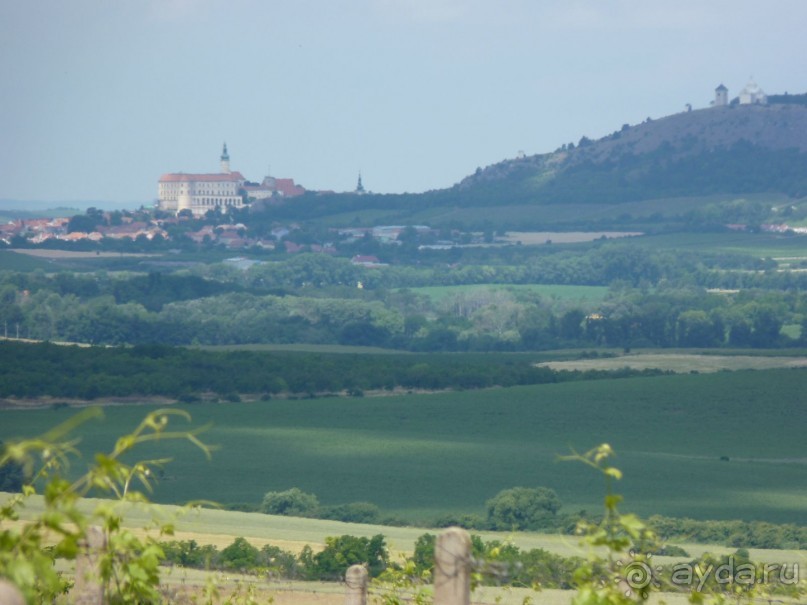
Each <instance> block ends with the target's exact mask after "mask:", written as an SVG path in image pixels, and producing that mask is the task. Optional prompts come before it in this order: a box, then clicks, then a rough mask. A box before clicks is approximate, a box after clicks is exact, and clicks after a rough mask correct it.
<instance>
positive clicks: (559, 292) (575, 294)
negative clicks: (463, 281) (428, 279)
mask: <svg viewBox="0 0 807 605" xmlns="http://www.w3.org/2000/svg"><path fill="white" fill-rule="evenodd" d="M409 290H410V291H411V292H415V293H417V294H425V295H426V296H428V297H429V298H431V299H432V300H433V301H435V302H439V301H441V300H445V299H446V298H448V297H449V296H456V295H457V294H468V293H474V292H484V291H495V290H505V291H507V290H513V291H517V292H529V293H532V294H538V295H540V296H545V297H547V298H556V299H559V300H564V301H581V302H589V303H590V302H595V303H596V302H600V301H602V300H603V299H604V298H605V295H606V294H608V287H607V286H569V285H541V284H528V285H523V284H515V285H510V284H501V285H500V284H482V285H479V284H474V285H464V286H423V287H421V288H409Z"/></svg>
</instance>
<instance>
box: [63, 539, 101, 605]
mask: <svg viewBox="0 0 807 605" xmlns="http://www.w3.org/2000/svg"><path fill="white" fill-rule="evenodd" d="M104 550H106V536H105V535H104V532H103V530H102V529H101V528H100V527H96V526H91V527H88V528H87V535H86V536H85V539H84V542H83V544H82V545H81V552H80V553H79V555H78V556H77V557H76V583H75V585H74V586H73V590H72V591H71V595H70V596H71V602H72V603H75V604H76V605H103V604H104V585H103V583H102V582H101V569H100V565H99V564H100V559H101V556H102V555H103V552H104Z"/></svg>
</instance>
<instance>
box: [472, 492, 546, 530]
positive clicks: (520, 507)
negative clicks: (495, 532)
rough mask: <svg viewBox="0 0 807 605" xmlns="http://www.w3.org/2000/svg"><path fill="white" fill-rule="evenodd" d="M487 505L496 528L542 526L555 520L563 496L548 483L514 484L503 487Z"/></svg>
mask: <svg viewBox="0 0 807 605" xmlns="http://www.w3.org/2000/svg"><path fill="white" fill-rule="evenodd" d="M486 507H487V511H488V522H489V523H490V525H491V527H492V528H493V529H501V530H515V529H521V530H524V529H539V528H541V527H546V526H548V525H551V524H552V522H553V521H552V520H553V517H554V516H555V514H557V512H558V509H560V498H558V495H557V494H556V493H555V491H554V490H552V489H549V488H546V487H537V488H528V487H513V488H511V489H505V490H502V491H500V492H499V493H498V494H496V496H494V497H493V498H491V499H490V500H488V501H487V504H486Z"/></svg>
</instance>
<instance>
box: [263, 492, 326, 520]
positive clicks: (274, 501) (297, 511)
mask: <svg viewBox="0 0 807 605" xmlns="http://www.w3.org/2000/svg"><path fill="white" fill-rule="evenodd" d="M318 508H319V500H317V497H316V496H315V495H314V494H307V493H306V492H304V491H302V490H301V489H299V488H297V487H292V488H291V489H287V490H286V491H283V492H266V495H265V496H264V497H263V503H262V504H261V511H262V512H264V513H266V514H267V515H286V516H288V517H308V516H310V515H311V514H313V513H314V512H315V511H316V510H317V509H318Z"/></svg>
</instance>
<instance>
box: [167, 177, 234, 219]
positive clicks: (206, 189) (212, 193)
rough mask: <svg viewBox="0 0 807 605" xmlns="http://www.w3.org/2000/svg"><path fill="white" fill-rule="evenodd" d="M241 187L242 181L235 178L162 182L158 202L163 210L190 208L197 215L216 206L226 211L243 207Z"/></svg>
mask: <svg viewBox="0 0 807 605" xmlns="http://www.w3.org/2000/svg"><path fill="white" fill-rule="evenodd" d="M239 188H240V183H238V181H233V180H226V181H225V180H222V181H209V180H204V181H195V180H183V181H166V182H160V183H159V188H158V203H159V207H160V209H161V210H166V211H169V212H179V211H181V210H190V211H191V212H193V214H194V215H197V216H201V215H204V214H205V213H206V212H207V211H208V210H213V209H214V208H220V209H221V210H222V211H224V212H226V211H227V210H228V209H230V208H243V206H244V201H243V199H242V198H241V195H239Z"/></svg>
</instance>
